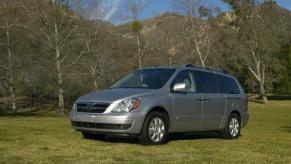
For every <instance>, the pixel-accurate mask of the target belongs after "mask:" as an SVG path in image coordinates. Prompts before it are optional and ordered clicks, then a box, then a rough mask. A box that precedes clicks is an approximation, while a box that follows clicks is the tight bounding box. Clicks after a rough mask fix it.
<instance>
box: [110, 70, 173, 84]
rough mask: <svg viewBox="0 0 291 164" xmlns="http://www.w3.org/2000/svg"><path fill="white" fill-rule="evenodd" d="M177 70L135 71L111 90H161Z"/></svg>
mask: <svg viewBox="0 0 291 164" xmlns="http://www.w3.org/2000/svg"><path fill="white" fill-rule="evenodd" d="M174 71H175V69H162V68H161V69H159V68H155V69H142V70H137V71H134V72H132V73H130V74H128V75H127V76H125V77H124V78H122V79H121V80H119V81H117V82H116V83H115V84H114V85H112V86H111V88H146V89H159V88H161V87H162V86H163V85H164V84H165V83H166V82H167V81H168V80H169V78H170V77H171V75H172V74H173V73H174Z"/></svg>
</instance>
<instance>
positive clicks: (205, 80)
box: [195, 71, 220, 93]
mask: <svg viewBox="0 0 291 164" xmlns="http://www.w3.org/2000/svg"><path fill="white" fill-rule="evenodd" d="M195 77H196V81H197V86H198V89H199V92H200V93H220V87H219V81H218V78H217V76H216V75H215V74H214V73H210V72H202V71H195Z"/></svg>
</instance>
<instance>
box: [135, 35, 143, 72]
mask: <svg viewBox="0 0 291 164" xmlns="http://www.w3.org/2000/svg"><path fill="white" fill-rule="evenodd" d="M136 41H137V47H138V57H139V58H138V65H139V68H142V52H141V45H140V38H139V36H138V35H137V36H136Z"/></svg>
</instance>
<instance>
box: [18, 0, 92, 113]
mask: <svg viewBox="0 0 291 164" xmlns="http://www.w3.org/2000/svg"><path fill="white" fill-rule="evenodd" d="M23 4H24V5H23V7H24V9H25V11H26V13H27V14H28V15H29V16H30V17H31V18H32V19H34V20H35V22H34V25H36V27H32V29H33V30H34V32H36V33H38V34H39V35H40V36H41V37H43V38H44V43H45V44H46V45H47V46H48V48H49V49H50V50H51V53H54V58H52V59H53V60H54V61H55V69H56V72H57V78H56V79H57V94H58V113H59V115H60V116H62V115H64V112H65V111H64V73H63V72H64V69H65V68H67V67H69V66H71V65H73V64H75V63H76V62H77V61H78V60H79V59H80V57H81V56H82V55H84V54H85V53H87V52H83V51H82V52H80V54H79V55H78V56H77V57H76V58H75V59H73V60H72V61H71V63H70V64H65V62H66V61H67V60H68V59H67V58H68V57H67V55H68V54H66V53H65V50H66V48H68V46H69V45H70V44H71V43H72V42H73V39H72V38H73V36H74V34H75V33H76V30H77V27H78V26H77V20H78V17H77V16H76V15H75V14H74V13H72V12H71V11H70V8H69V7H70V6H69V5H70V4H69V2H68V1H65V0H51V1H49V2H45V1H35V2H34V4H35V5H36V6H35V7H36V8H35V9H34V10H33V11H31V10H32V9H33V8H31V7H30V10H28V8H29V7H27V6H26V5H25V3H24V2H23ZM67 63H68V62H67Z"/></svg>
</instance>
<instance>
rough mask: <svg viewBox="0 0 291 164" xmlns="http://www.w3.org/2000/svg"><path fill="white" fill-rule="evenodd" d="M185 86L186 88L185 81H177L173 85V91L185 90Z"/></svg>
mask: <svg viewBox="0 0 291 164" xmlns="http://www.w3.org/2000/svg"><path fill="white" fill-rule="evenodd" d="M185 88H186V84H185V83H176V84H175V85H174V87H173V91H174V92H182V91H184V90H185Z"/></svg>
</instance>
